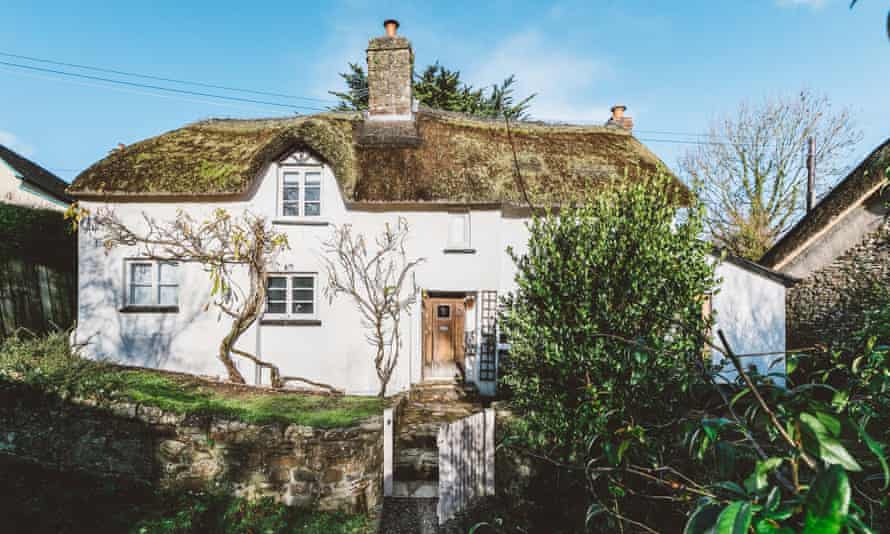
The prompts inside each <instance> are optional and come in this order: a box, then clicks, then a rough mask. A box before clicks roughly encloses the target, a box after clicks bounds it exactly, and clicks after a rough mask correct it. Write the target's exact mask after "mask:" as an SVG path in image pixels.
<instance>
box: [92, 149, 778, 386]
mask: <svg viewBox="0 0 890 534" xmlns="http://www.w3.org/2000/svg"><path fill="white" fill-rule="evenodd" d="M318 168H319V169H320V171H321V194H320V196H321V215H320V216H318V217H303V218H299V217H298V218H284V217H282V216H281V214H280V209H281V208H280V203H279V198H280V196H281V180H282V169H283V166H282V164H273V165H270V166H269V167H268V168H267V169H266V170H265V172H264V173H263V174H262V176H261V177H260V181H259V183H258V185H257V187H256V189H255V191H254V193H253V194H252V196H251V197H250V198H249V199H247V200H244V201H239V202H195V203H182V202H166V203H149V202H118V203H114V204H104V203H103V204H98V203H95V202H89V201H84V202H81V204H82V205H83V206H84V207H86V208H88V209H90V210H92V211H95V210H96V209H97V208H98V207H100V206H105V207H109V208H112V209H113V210H114V211H115V212H116V213H117V215H118V216H119V217H120V218H121V219H122V220H123V221H124V222H125V223H127V224H128V225H130V226H131V227H133V228H140V227H141V225H142V224H143V222H142V215H143V213H145V214H148V215H149V216H151V217H153V218H155V219H157V220H159V221H163V220H172V219H174V218H175V216H176V212H177V210H179V209H182V210H185V211H187V212H189V213H191V214H192V215H193V216H195V217H196V218H198V219H201V218H203V217H206V216H207V215H208V214H209V213H210V212H211V210H213V209H216V208H219V207H222V208H225V209H227V210H229V211H230V212H231V213H232V214H233V215H235V216H237V215H240V214H241V213H243V212H244V211H250V212H251V213H254V214H259V215H264V216H266V217H268V218H269V219H270V220H271V221H272V224H273V225H274V227H275V229H276V230H277V231H281V232H284V233H286V234H287V236H288V240H289V242H290V246H291V250H288V251H285V252H282V253H281V254H279V256H278V257H277V258H275V268H274V269H272V271H279V272H287V273H316V274H317V275H318V278H317V280H316V298H315V314H314V316H313V319H316V320H317V321H320V325H318V324H311V325H299V326H295V325H286V326H282V325H269V324H262V323H260V324H256V325H254V326H253V327H251V329H250V330H249V331H248V332H247V333H246V334H244V335H243V336H242V337H241V339H240V341H239V344H238V347H239V348H242V349H243V350H245V351H248V352H252V353H254V354H257V355H258V356H259V357H260V358H262V359H264V360H267V361H271V362H273V363H275V364H276V365H278V366H279V367H280V370H281V373H282V374H283V375H292V376H301V377H305V378H308V379H310V380H313V381H318V382H323V383H327V384H331V385H333V386H335V387H337V388H341V389H344V390H345V391H346V392H348V393H350V394H375V393H377V391H378V388H379V385H378V380H377V376H376V372H375V370H374V367H373V361H372V357H373V349H372V347H371V346H370V345H369V344H368V343H367V341H366V339H365V335H366V332H365V331H364V330H363V328H362V327H361V324H360V318H359V314H358V311H357V310H356V309H355V306H354V304H353V302H352V301H351V300H349V299H347V298H345V297H340V298H337V299H336V300H334V301H333V302H329V301H328V300H327V299H326V298H325V297H324V294H323V291H322V289H323V287H324V285H325V282H326V277H325V274H324V263H323V259H322V248H321V244H322V242H323V241H325V240H326V239H327V238H328V237H329V235H330V233H331V231H332V228H333V227H332V226H331V225H332V224H336V225H342V224H351V225H353V229H354V231H356V232H359V233H362V234H364V235H365V236H367V237H373V236H375V235H378V234H379V233H380V232H381V231H382V230H383V228H384V225H386V224H395V223H396V222H397V220H398V219H399V218H400V217H401V218H404V219H405V220H406V221H407V223H408V225H409V228H410V236H409V239H408V246H407V253H408V257H409V258H412V259H413V258H425V259H426V261H425V262H424V263H423V264H421V265H420V266H419V267H418V268H417V269H416V283H417V286H418V287H419V288H420V289H421V290H424V291H429V292H460V293H465V294H466V295H467V296H468V297H472V298H475V305H474V306H472V307H469V308H468V310H467V313H466V325H465V329H466V330H467V331H476V332H478V331H479V328H480V320H481V318H480V313H479V309H480V306H479V303H480V300H481V299H480V298H479V297H480V292H482V291H497V292H498V294H499V295H503V294H505V293H506V292H509V291H512V289H513V287H514V283H513V278H514V275H515V266H514V265H513V262H512V261H511V260H510V258H509V256H508V255H507V253H506V249H507V247H514V249H515V250H516V251H517V252H520V253H522V252H524V251H525V250H526V247H527V239H528V231H527V228H526V225H525V223H526V221H527V219H525V218H521V217H518V216H514V215H512V214H511V213H509V212H507V211H505V210H502V209H501V208H496V207H491V206H482V207H478V208H473V207H471V206H468V207H465V208H463V209H462V210H458V211H457V212H455V211H448V210H447V209H443V208H442V207H437V206H435V205H431V207H430V208H428V209H419V208H417V207H416V206H414V207H412V208H411V209H410V210H409V209H406V210H404V211H397V210H392V211H380V210H379V209H372V208H369V207H368V206H365V207H362V206H361V205H355V206H352V207H348V206H347V204H346V203H345V202H344V199H343V196H342V195H341V192H340V189H339V186H338V183H337V181H336V179H335V177H334V175H333V174H332V171H331V169H330V167H328V166H327V165H320V166H319V167H318ZM455 217H466V218H467V219H468V221H469V228H468V237H469V239H468V243H463V244H462V245H463V248H462V249H461V251H460V252H455V251H449V250H447V249H448V247H449V233H450V229H451V228H452V223H453V222H454V218H455ZM451 240H452V241H453V237H452V239H451ZM452 245H453V243H452ZM134 257H137V254H136V252H135V250H133V249H128V248H126V247H119V248H115V249H112V250H111V251H109V252H106V251H105V250H104V248H103V247H102V243H101V242H100V240H99V239H98V236H97V235H96V234H95V233H94V231H93V230H92V229H91V228H90V227H89V224H85V225H83V226H82V228H81V231H80V232H79V258H80V259H79V262H80V263H79V272H78V284H79V285H78V292H79V300H78V323H77V331H76V338H77V341H78V342H82V343H83V342H86V343H87V345H86V348H85V353H86V354H87V355H88V356H89V357H92V358H97V359H109V360H112V361H117V362H121V363H125V364H129V365H138V366H147V367H157V368H162V369H168V370H174V371H184V372H190V373H196V374H204V375H218V376H225V370H224V369H223V367H222V365H221V364H220V363H219V360H218V359H217V356H216V354H217V350H218V346H219V342H220V340H221V339H222V338H223V336H224V335H225V333H226V332H227V330H228V327H229V321H230V319H229V318H228V317H226V316H224V315H221V314H220V313H219V312H218V311H217V310H216V309H215V308H214V307H213V306H210V307H209V308H208V309H207V310H206V311H205V306H206V304H207V303H208V301H209V299H210V289H211V286H210V281H209V277H208V276H207V273H205V272H204V271H203V269H202V267H201V266H200V265H197V264H182V265H180V268H179V270H180V273H179V276H180V280H179V309H178V311H177V312H175V313H157V312H150V313H122V312H121V311H120V310H121V309H122V308H123V307H124V305H125V303H126V302H125V293H126V283H125V277H126V275H125V264H126V261H127V260H128V259H132V258H134ZM721 269H722V272H721V274H722V275H723V277H724V279H725V280H726V281H725V282H724V291H723V292H722V293H721V295H719V296H718V297H717V299H716V300H715V308H716V309H717V310H718V313H720V311H722V310H723V308H725V309H726V311H725V313H723V316H725V317H726V318H727V321H728V318H729V317H734V318H744V317H748V319H747V320H748V322H747V323H744V329H742V331H743V332H746V333H747V334H750V336H751V339H747V338H745V342H744V343H741V342H740V343H739V347H742V346H744V347H745V349H744V350H749V348H751V347H755V348H758V350H759V348H769V349H771V350H772V349H784V319H782V320H779V315H778V314H780V313H781V314H784V292H783V291H781V292H779V291H777V290H776V288H773V287H772V286H770V285H768V284H767V285H761V281H762V279H761V278H759V277H756V276H754V277H753V278H752V276H753V275H752V276H749V275H748V274H749V273H746V272H745V271H743V270H741V269H732V268H724V267H723V266H721ZM419 300H420V299H419V298H418V303H417V304H415V306H414V310H412V313H411V314H410V316H409V317H406V318H405V319H403V321H402V325H403V328H404V329H405V331H403V332H402V338H403V340H404V341H403V343H404V344H403V347H402V356H401V358H400V360H399V363H398V366H397V367H396V369H395V371H394V373H393V376H392V379H391V382H390V384H389V387H388V389H387V393H388V394H394V393H396V392H399V391H404V390H406V389H408V388H409V387H410V385H411V384H412V383H417V382H419V381H421V379H422V376H421V372H422V369H421V367H422V364H421V362H422V353H421V350H422V343H421V313H420V303H419ZM742 302H743V303H742ZM754 306H757V308H758V311H757V313H755V312H754ZM764 308H767V309H768V310H769V313H770V314H772V315H770V320H769V321H763V320H762V318H763V314H762V313H761V312H760V311H759V310H762V309H764ZM746 314H747V315H746ZM782 317H783V316H782ZM721 320H723V319H721ZM729 324H730V323H729V322H727V325H729ZM733 324H736V323H733ZM739 326H742V325H741V324H739ZM750 328H757V329H763V331H762V332H761V333H758V332H756V331H750V330H746V329H750ZM733 331H735V327H733ZM761 334H762V335H761ZM757 339H759V341H758V340H757ZM234 358H235V360H236V362H237V365H238V366H239V368H240V370H241V372H242V374H243V375H244V376H245V378H246V379H247V381H248V382H253V383H267V382H268V377H262V376H259V373H258V372H257V370H256V368H255V367H254V364H253V363H252V362H250V361H249V360H246V359H242V358H239V357H237V356H234ZM466 368H467V379H468V380H469V381H472V382H475V383H476V384H477V386H478V387H479V389H480V391H481V392H482V393H483V394H494V391H495V389H494V388H495V382H494V381H479V365H478V359H477V358H475V357H470V356H469V355H468V357H467V360H466Z"/></svg>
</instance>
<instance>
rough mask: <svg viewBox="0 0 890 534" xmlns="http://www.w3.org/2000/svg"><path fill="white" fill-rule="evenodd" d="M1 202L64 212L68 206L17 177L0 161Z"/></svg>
mask: <svg viewBox="0 0 890 534" xmlns="http://www.w3.org/2000/svg"><path fill="white" fill-rule="evenodd" d="M0 202H6V203H9V204H18V205H20V206H27V207H29V208H44V209H52V210H59V211H64V210H65V209H67V208H68V204H66V203H65V202H62V201H61V200H58V199H56V198H54V197H52V196H50V195H48V194H46V193H44V192H43V191H41V190H39V189H38V188H36V187H31V186H29V185H28V184H26V183H25V182H24V180H22V179H20V178H18V177H16V175H15V174H14V173H13V171H12V169H11V168H10V167H9V166H8V165H6V163H5V162H4V161H3V160H2V159H0Z"/></svg>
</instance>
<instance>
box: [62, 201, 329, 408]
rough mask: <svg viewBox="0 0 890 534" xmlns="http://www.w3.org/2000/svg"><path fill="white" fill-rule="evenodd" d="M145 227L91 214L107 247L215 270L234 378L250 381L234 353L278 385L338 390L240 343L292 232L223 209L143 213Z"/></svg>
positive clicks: (107, 213)
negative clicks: (289, 372)
mask: <svg viewBox="0 0 890 534" xmlns="http://www.w3.org/2000/svg"><path fill="white" fill-rule="evenodd" d="M69 212H70V213H69V215H68V216H69V218H73V219H75V222H76V221H77V220H79V219H81V218H83V217H84V216H87V215H89V213H85V212H84V210H81V211H80V212H79V213H77V212H76V209H75V211H72V210H69ZM142 218H143V222H144V227H145V229H144V231H142V232H139V231H136V230H133V229H132V228H131V227H129V226H127V225H126V224H125V223H124V222H122V221H121V220H120V218H119V217H118V216H117V214H115V213H114V211H112V210H109V209H102V210H99V211H98V212H97V213H96V214H95V215H91V216H90V219H91V222H92V224H93V225H94V226H95V227H96V228H97V229H99V231H100V232H102V240H103V243H104V246H105V248H106V250H110V249H112V248H114V247H117V246H131V247H136V248H137V250H138V253H139V254H140V255H142V256H144V257H146V258H151V259H157V260H161V261H176V262H183V263H199V264H201V265H202V266H203V267H204V269H205V270H206V271H207V272H208V273H209V275H210V279H211V282H212V284H213V287H212V289H211V297H212V301H211V302H208V305H207V307H205V309H208V308H209V306H210V305H211V304H212V305H213V306H215V307H216V308H217V309H218V310H219V311H220V312H221V313H223V314H224V315H226V316H228V317H230V318H231V319H232V324H231V326H230V327H229V331H228V333H227V334H226V335H225V337H224V338H223V339H222V341H221V342H220V345H219V349H218V358H219V360H220V361H221V362H222V364H223V365H224V366H225V368H226V372H227V373H228V375H229V380H230V381H232V382H235V383H238V384H243V383H244V377H243V376H241V373H240V372H239V371H238V369H237V368H236V367H235V364H234V362H233V361H232V356H231V355H232V354H236V355H238V356H241V357H244V358H247V359H249V360H251V361H253V362H254V363H256V364H257V365H260V366H263V367H268V368H269V369H270V371H271V375H272V376H271V378H272V386H273V387H282V386H283V385H284V383H286V382H288V381H300V382H305V383H308V384H310V385H312V386H315V387H319V388H322V389H327V390H329V391H332V392H335V391H336V390H335V389H334V388H333V387H331V386H329V385H327V384H320V383H317V382H313V381H311V380H308V379H304V378H302V377H283V376H281V373H280V371H279V369H278V366H277V365H275V364H273V363H271V362H267V361H264V360H261V359H260V358H259V357H257V356H256V355H254V354H251V353H249V352H247V351H245V350H242V349H239V348H237V347H236V344H237V342H238V339H240V337H241V336H242V335H243V334H244V333H245V332H246V331H247V330H248V329H249V328H250V327H251V326H252V325H253V324H254V323H255V322H256V321H257V319H258V318H259V317H260V316H261V315H262V313H263V305H264V303H265V301H266V275H267V274H268V268H269V264H270V263H271V261H272V260H273V259H274V257H275V255H277V254H278V253H279V252H281V251H283V250H287V249H289V248H290V247H289V245H288V241H287V236H286V235H285V234H282V233H278V232H275V231H273V230H272V229H271V228H270V227H269V226H268V225H267V224H266V219H265V218H263V217H260V216H257V215H253V214H251V213H249V212H245V213H244V215H243V216H242V217H238V218H236V217H232V215H231V214H230V213H229V212H228V211H226V210H224V209H222V208H220V209H216V210H214V211H213V214H212V215H211V216H210V218H208V219H207V220H205V221H198V220H196V219H195V218H193V217H192V216H191V215H189V214H188V213H185V212H184V211H182V210H179V211H177V214H176V218H175V219H174V220H173V221H169V222H159V221H157V220H156V219H154V218H152V217H149V216H148V215H146V214H144V213H143V214H142ZM245 268H246V270H247V285H246V287H242V285H241V283H239V281H238V280H239V279H238V276H237V273H238V272H243V270H242V269H245Z"/></svg>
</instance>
